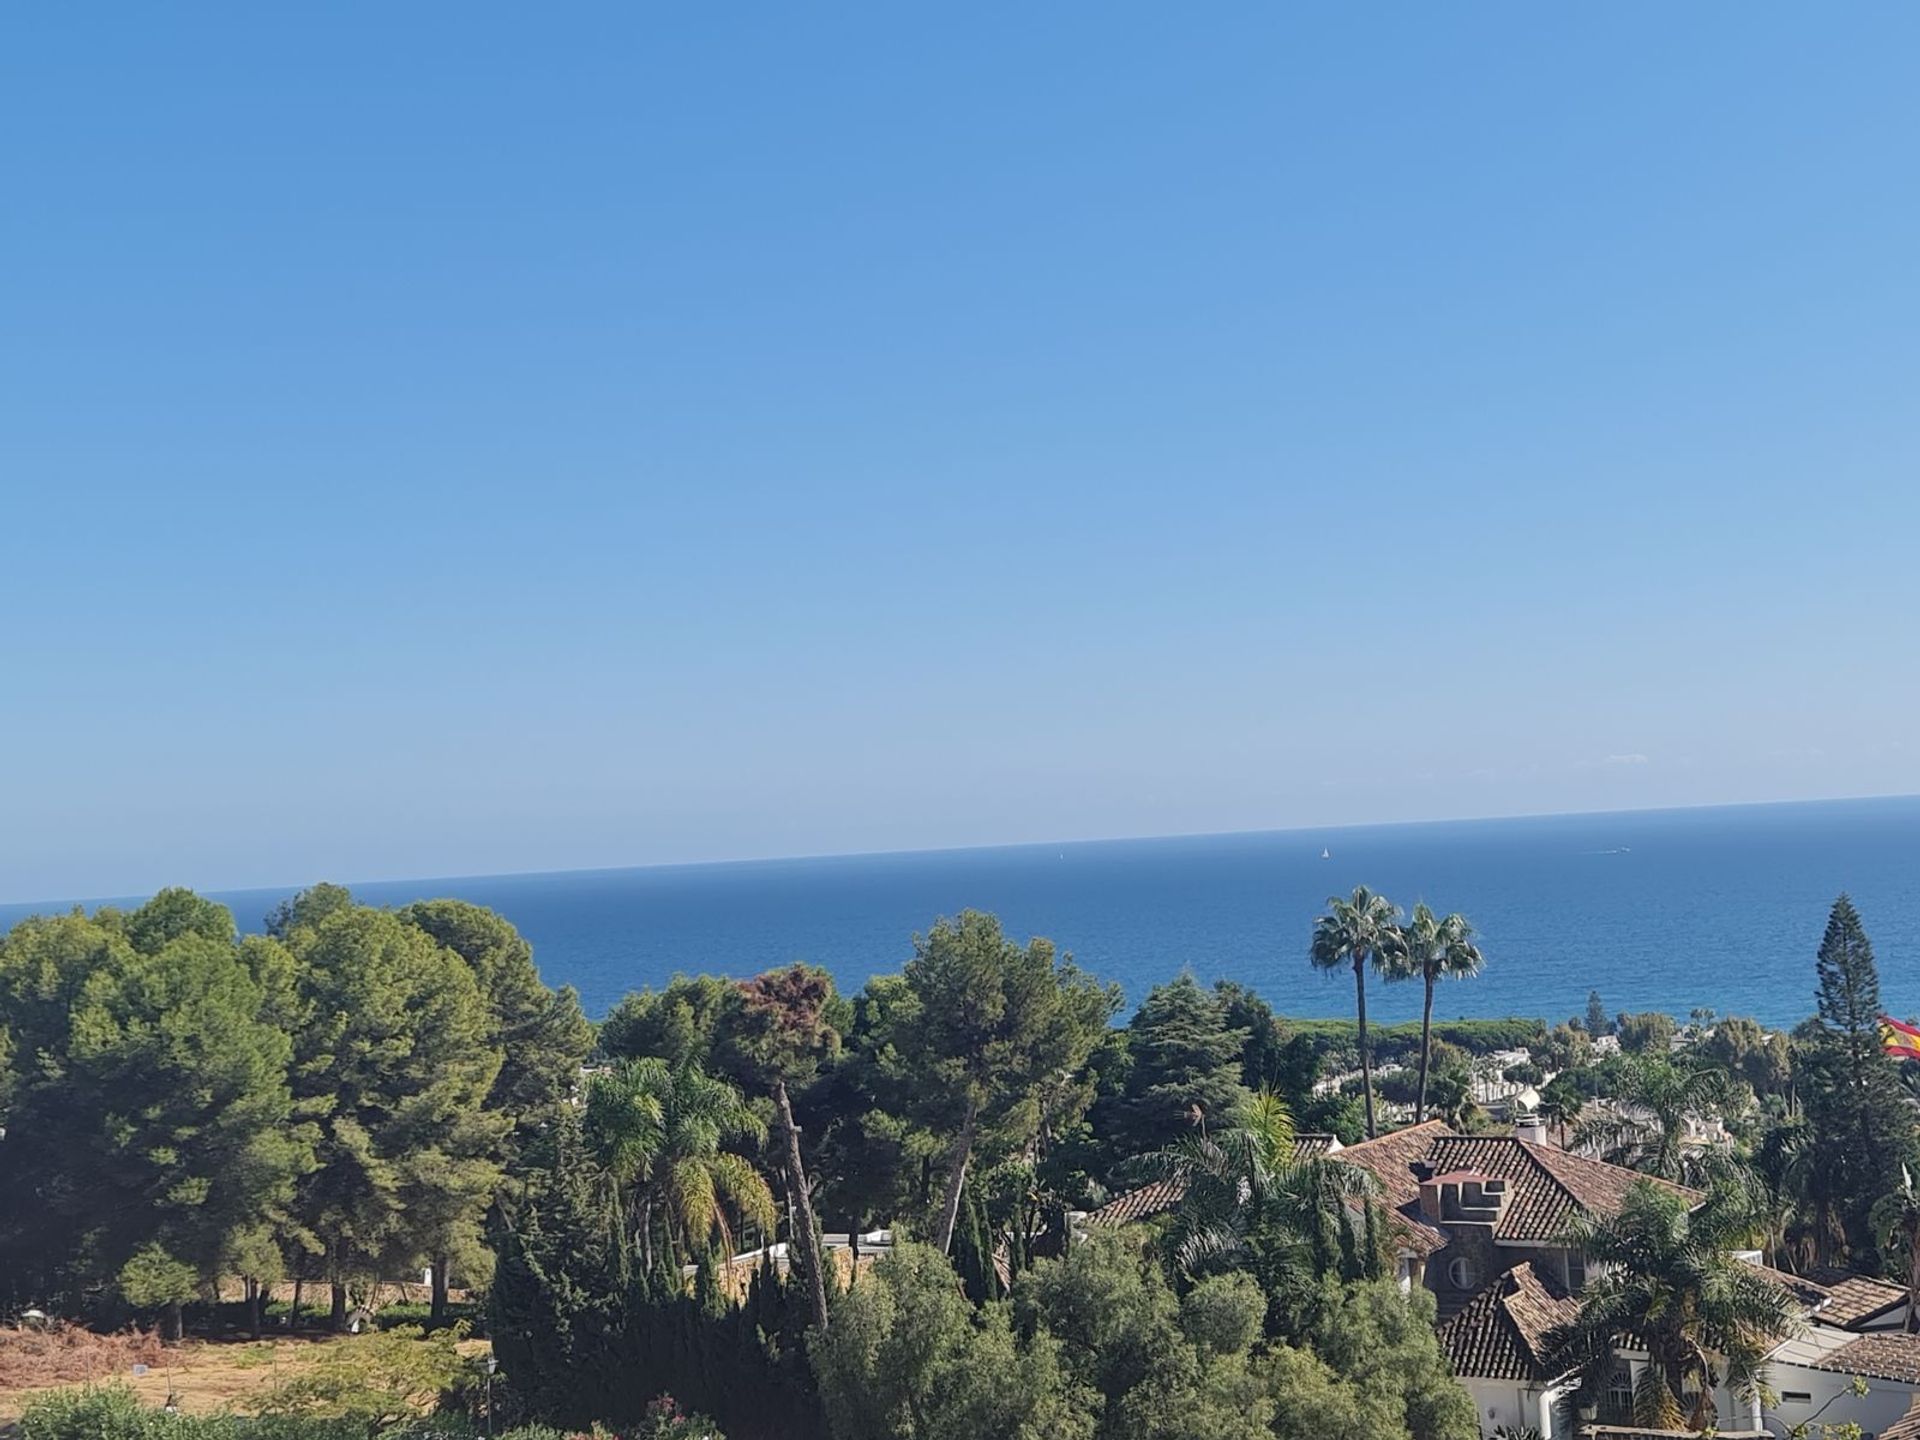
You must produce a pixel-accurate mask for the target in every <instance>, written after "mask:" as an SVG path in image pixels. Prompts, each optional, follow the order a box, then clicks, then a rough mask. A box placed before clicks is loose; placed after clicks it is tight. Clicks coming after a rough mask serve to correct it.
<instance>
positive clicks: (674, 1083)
mask: <svg viewBox="0 0 1920 1440" xmlns="http://www.w3.org/2000/svg"><path fill="white" fill-rule="evenodd" d="M586 1129H587V1135H588V1137H589V1139H590V1141H591V1142H592V1145H593V1148H594V1151H595V1153H596V1155H597V1156H598V1158H599V1161H600V1164H601V1167H602V1168H603V1169H604V1170H605V1172H606V1174H607V1177H608V1179H609V1181H611V1183H612V1184H613V1186H614V1188H615V1191H616V1193H617V1194H618V1196H619V1197H620V1198H621V1200H622V1201H623V1203H624V1204H626V1205H627V1207H628V1212H627V1213H628V1215H629V1223H630V1224H631V1225H632V1226H633V1228H634V1231H635V1233H636V1234H637V1235H638V1237H639V1239H640V1243H641V1249H642V1253H643V1255H644V1256H645V1258H646V1263H647V1265H648V1266H649V1267H651V1266H652V1264H653V1243H654V1239H655V1236H656V1232H657V1233H658V1234H659V1236H660V1238H661V1239H663V1240H664V1241H665V1243H666V1246H667V1253H668V1254H670V1255H673V1254H677V1255H683V1256H688V1255H693V1254H696V1253H698V1252H699V1251H700V1250H702V1249H704V1248H705V1247H706V1246H707V1245H709V1244H711V1243H712V1242H713V1241H714V1240H715V1239H719V1240H720V1241H721V1242H722V1243H724V1244H726V1245H727V1246H729V1248H731V1246H732V1242H733V1224H732V1222H733V1221H736V1220H739V1221H750V1222H751V1223H753V1224H756V1225H758V1226H760V1227H761V1228H762V1229H771V1228H772V1226H773V1221H774V1203H773V1192H772V1191H771V1190H769V1189H768V1188H767V1182H766V1181H765V1180H764V1179H762V1178H761V1176H760V1173H759V1172H758V1171H757V1170H755V1169H754V1168H753V1164H752V1162H751V1161H749V1160H748V1159H747V1158H746V1157H745V1156H744V1155H739V1154H735V1153H734V1152H733V1151H730V1150H725V1149H723V1148H721V1147H722V1146H723V1145H724V1144H725V1143H726V1142H727V1141H729V1140H748V1141H752V1142H754V1143H756V1144H757V1143H759V1142H761V1141H764V1140H765V1139H766V1133H767V1132H766V1125H765V1124H764V1123H763V1122H762V1121H761V1119H760V1118H759V1116H757V1115H755V1114H754V1112H753V1111H752V1110H751V1109H750V1108H749V1107H748V1105H747V1103H746V1102H745V1101H744V1100H742V1099H741V1098H740V1092H739V1091H737V1090H735V1089H734V1088H733V1087H732V1086H731V1085H729V1084H727V1083H726V1082H725V1081H724V1080H716V1079H715V1078H713V1077H712V1076H711V1075H708V1074H706V1073H705V1072H704V1071H702V1070H701V1069H700V1068H699V1067H698V1066H697V1065H693V1064H685V1065H681V1066H678V1067H675V1066H671V1065H669V1064H668V1063H667V1062H666V1061H665V1060H660V1059H656V1058H653V1057H648V1058H645V1059H640V1060H631V1061H628V1062H627V1063H626V1064H624V1065H622V1066H620V1067H619V1068H618V1069H616V1070H614V1071H611V1072H610V1073H607V1074H604V1075H597V1076H595V1077H594V1079H593V1082H592V1083H591V1084H590V1085H589V1086H588V1087H587V1113H586Z"/></svg>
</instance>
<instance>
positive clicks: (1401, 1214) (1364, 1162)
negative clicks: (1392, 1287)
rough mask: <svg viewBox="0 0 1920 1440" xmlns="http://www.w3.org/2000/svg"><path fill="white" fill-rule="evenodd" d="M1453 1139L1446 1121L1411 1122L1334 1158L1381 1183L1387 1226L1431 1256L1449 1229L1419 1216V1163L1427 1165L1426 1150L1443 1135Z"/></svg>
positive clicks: (1396, 1238) (1400, 1239)
mask: <svg viewBox="0 0 1920 1440" xmlns="http://www.w3.org/2000/svg"><path fill="white" fill-rule="evenodd" d="M1443 1137H1445V1138H1449V1139H1450V1138H1453V1131H1452V1130H1450V1129H1448V1128H1447V1124H1446V1122H1445V1121H1444V1120H1428V1121H1425V1122H1423V1123H1422V1124H1419V1125H1409V1126H1408V1127H1407V1128H1406V1129H1404V1130H1395V1131H1394V1132H1393V1133H1391V1134H1389V1135H1381V1136H1378V1137H1376V1138H1375V1139H1372V1140H1362V1141H1361V1142H1360V1143H1359V1144H1358V1145H1349V1146H1347V1148H1346V1149H1344V1150H1342V1151H1340V1152H1339V1153H1338V1154H1337V1155H1335V1156H1334V1159H1336V1160H1341V1161H1345V1162H1347V1163H1348V1164H1353V1165H1358V1166H1359V1167H1360V1168H1361V1169H1363V1170H1365V1171H1367V1172H1368V1173H1369V1174H1371V1175H1372V1176H1373V1178H1374V1179H1376V1180H1378V1181H1379V1182H1380V1191H1381V1198H1382V1199H1383V1200H1384V1201H1385V1202H1386V1206H1387V1209H1388V1210H1389V1212H1391V1213H1390V1214H1389V1216H1388V1228H1389V1229H1390V1230H1391V1231H1392V1232H1393V1238H1394V1241H1395V1243H1396V1244H1398V1245H1400V1246H1401V1247H1402V1248H1403V1249H1406V1250H1410V1251H1412V1252H1413V1253H1414V1254H1415V1255H1422V1256H1425V1255H1431V1254H1433V1252H1434V1251H1436V1250H1438V1249H1440V1248H1441V1247H1442V1246H1444V1245H1445V1244H1446V1243H1447V1236H1446V1232H1445V1231H1443V1230H1439V1229H1436V1228H1435V1227H1434V1226H1432V1225H1429V1224H1428V1223H1427V1222H1426V1221H1425V1220H1423V1219H1421V1217H1420V1177H1419V1176H1418V1175H1416V1174H1415V1173H1414V1167H1415V1166H1416V1165H1424V1164H1425V1163H1426V1159H1427V1153H1428V1151H1429V1150H1431V1149H1432V1148H1433V1145H1434V1143H1435V1142H1436V1141H1437V1140H1439V1139H1441V1138H1443Z"/></svg>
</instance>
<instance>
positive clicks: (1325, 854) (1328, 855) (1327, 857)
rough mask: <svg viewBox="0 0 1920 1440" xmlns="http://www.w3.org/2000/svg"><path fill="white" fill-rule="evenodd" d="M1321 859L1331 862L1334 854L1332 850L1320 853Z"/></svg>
mask: <svg viewBox="0 0 1920 1440" xmlns="http://www.w3.org/2000/svg"><path fill="white" fill-rule="evenodd" d="M1320 858H1321V859H1322V860H1331V859H1332V858H1333V852H1332V851H1331V850H1322V851H1321V852H1320Z"/></svg>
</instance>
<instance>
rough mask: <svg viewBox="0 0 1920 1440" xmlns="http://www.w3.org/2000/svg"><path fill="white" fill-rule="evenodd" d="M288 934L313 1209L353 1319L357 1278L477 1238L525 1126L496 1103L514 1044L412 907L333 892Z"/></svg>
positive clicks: (340, 1314)
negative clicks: (337, 901) (311, 1142)
mask: <svg viewBox="0 0 1920 1440" xmlns="http://www.w3.org/2000/svg"><path fill="white" fill-rule="evenodd" d="M294 911H295V913H296V915H297V914H299V913H300V902H298V901H296V902H295V903H294ZM286 935H287V944H288V947H289V948H290V949H291V950H292V951H293V953H294V957H295V960H296V961H297V962H298V967H299V968H298V983H297V1003H298V1006H299V1011H300V1024H299V1027H298V1030H297V1032H296V1035H295V1053H294V1072H293V1074H294V1090H295V1094H296V1097H297V1098H299V1099H301V1100H302V1101H304V1102H306V1103H307V1104H308V1105H309V1106H310V1107H311V1108H312V1109H313V1110H314V1111H315V1112H316V1113H317V1114H318V1115H319V1124H320V1130H321V1136H320V1143H319V1147H318V1155H319V1162H320V1163H319V1167H318V1169H317V1170H316V1171H315V1172H314V1173H313V1174H312V1175H311V1176H309V1177H308V1179H307V1181H306V1182H305V1183H304V1184H303V1185H302V1187H301V1194H300V1204H299V1211H300V1216H301V1219H302V1221H303V1223H304V1225H305V1227H306V1229H307V1230H308V1231H309V1232H311V1234H312V1235H313V1236H314V1237H316V1240H317V1242H318V1244H319V1246H320V1247H321V1255H322V1261H323V1264H322V1268H323V1271H324V1274H325V1276H326V1278H327V1279H329V1280H330V1281H331V1282H332V1283H333V1287H334V1293H333V1308H334V1315H335V1320H336V1323H339V1322H340V1321H342V1320H344V1317H345V1312H346V1289H345V1287H346V1284H347V1282H348V1280H349V1279H351V1278H353V1277H355V1276H358V1275H363V1274H368V1273H374V1272H377V1271H378V1270H379V1269H380V1268H382V1267H383V1266H385V1267H388V1268H397V1267H398V1266H400V1265H403V1264H404V1265H411V1264H412V1263H414V1262H415V1261H417V1260H419V1259H420V1258H422V1257H424V1256H427V1255H432V1254H436V1253H437V1254H444V1253H446V1252H448V1251H450V1250H454V1249H466V1250H471V1249H472V1248H474V1245H475V1241H476V1239H477V1236H478V1227H479V1224H480V1221H481V1219H482V1217H483V1216H484V1213H485V1211H486V1207H487V1205H488V1204H489V1203H490V1201H491V1200H492V1198H493V1196H494V1194H495V1192H496V1191H497V1190H498V1188H499V1183H500V1175H501V1170H500V1163H499V1154H500V1146H501V1143H502V1141H503V1139H504V1137H505V1133H506V1131H507V1129H508V1127H509V1125H510V1121H509V1120H508V1119H507V1118H506V1117H504V1116H502V1115H500V1114H499V1113H498V1112H494V1111H490V1110H488V1109H487V1108H486V1101H487V1097H488V1095H489V1094H491V1093H492V1090H493V1085H494V1081H495V1080H496V1079H497V1078H498V1076H499V1073H500V1068H501V1062H502V1058H503V1057H502V1053H501V1048H500V1046H499V1044H498V1042H497V1039H496V1031H495V1025H494V1019H493V1016H492V1014H491V1013H490V1012H489V1009H488V1006H487V1000H486V996H485V995H484V994H483V992H482V990H481V988H480V984H479V981H478V980H477V979H476V977H475V975H474V972H473V967H472V966H470V965H469V964H468V963H467V962H466V961H465V960H463V959H462V958H461V957H460V956H459V955H457V954H456V953H454V952H453V951H452V950H449V949H447V948H446V947H445V946H443V945H441V944H439V943H438V942H436V941H435V940H434V939H433V937H432V936H430V935H428V934H427V933H426V932H425V931H423V930H421V929H419V928H418V927H417V926H414V925H410V924H408V923H407V922H406V921H404V920H402V919H401V918H400V916H398V915H397V914H394V913H393V912H391V911H383V910H371V909H367V908H364V907H361V906H356V905H347V906H344V907H340V906H331V905H330V906H327V907H324V918H322V919H321V920H320V921H319V922H318V923H317V924H307V923H303V922H299V921H296V923H294V924H293V925H292V926H291V927H290V928H288V929H287V932H286Z"/></svg>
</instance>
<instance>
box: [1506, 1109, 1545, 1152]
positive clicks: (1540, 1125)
mask: <svg viewBox="0 0 1920 1440" xmlns="http://www.w3.org/2000/svg"><path fill="white" fill-rule="evenodd" d="M1513 1138H1514V1139H1516V1140H1524V1141H1526V1142H1527V1143H1528V1144H1529V1145H1544V1144H1546V1143H1547V1122H1546V1121H1544V1120H1542V1119H1541V1118H1540V1117H1539V1116H1538V1115H1520V1116H1516V1117H1515V1118H1514V1122H1513Z"/></svg>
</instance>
